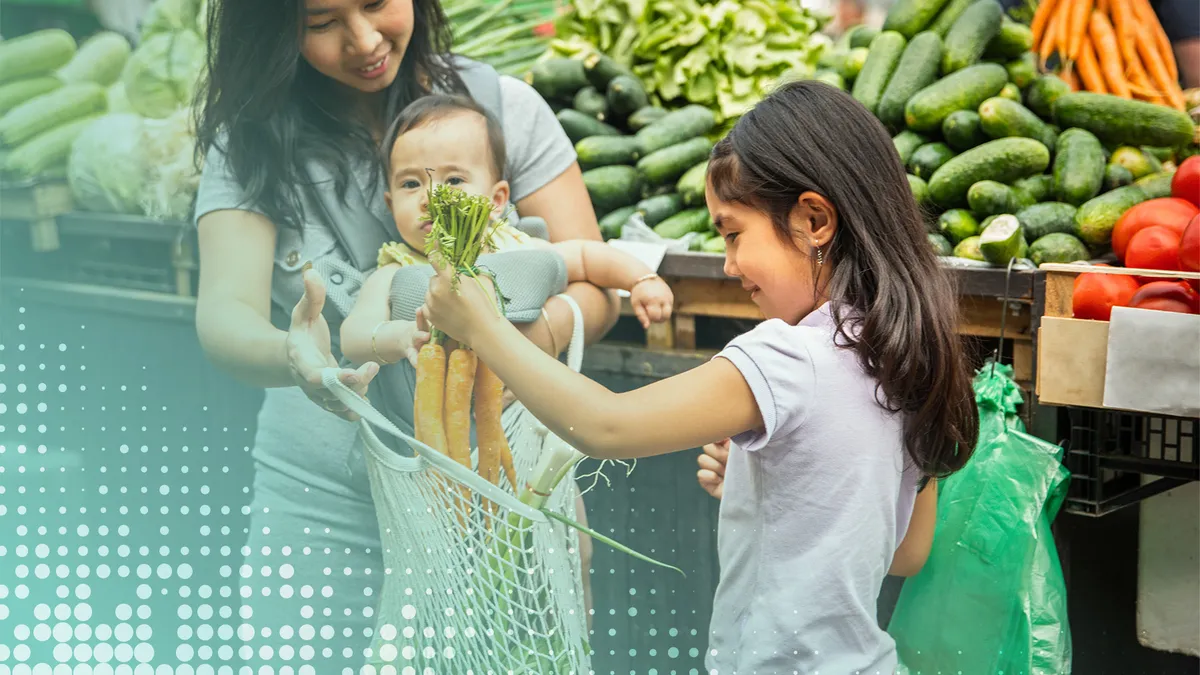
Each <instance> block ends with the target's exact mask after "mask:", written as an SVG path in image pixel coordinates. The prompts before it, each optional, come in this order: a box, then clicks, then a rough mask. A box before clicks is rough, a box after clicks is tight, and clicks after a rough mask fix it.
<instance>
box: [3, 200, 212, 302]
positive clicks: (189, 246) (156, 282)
mask: <svg viewBox="0 0 1200 675" xmlns="http://www.w3.org/2000/svg"><path fill="white" fill-rule="evenodd" d="M54 227H55V236H56V239H57V244H56V246H55V247H54V248H53V249H39V248H38V247H37V246H36V245H34V243H33V242H32V241H30V235H27V234H26V232H25V231H24V229H23V228H22V227H20V226H19V225H17V224H16V223H14V222H13V221H6V222H5V223H4V228H3V232H2V233H0V234H2V235H3V238H4V239H3V241H4V246H3V250H2V253H3V263H4V269H5V274H6V275H14V276H20V277H24V278H31V279H41V280H46V281H55V282H66V283H71V284H82V285H89V286H96V287H105V288H119V289H127V290H136V291H150V292H154V293H166V294H170V295H177V296H184V297H191V296H193V295H195V287H196V281H197V274H198V273H197V270H198V263H197V256H196V250H195V242H194V239H195V234H194V231H193V228H191V227H190V226H188V225H187V224H185V223H163V222H158V221H154V220H150V219H148V218H143V217H139V216H126V215H117V214H108V213H83V212H76V211H72V212H69V213H64V214H60V215H59V216H58V217H57V218H55V219H54Z"/></svg>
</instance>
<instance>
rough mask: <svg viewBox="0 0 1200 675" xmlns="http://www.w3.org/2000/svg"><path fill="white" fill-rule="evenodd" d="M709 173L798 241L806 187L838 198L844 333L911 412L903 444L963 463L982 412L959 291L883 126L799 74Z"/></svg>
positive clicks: (834, 249) (838, 291) (719, 186)
mask: <svg viewBox="0 0 1200 675" xmlns="http://www.w3.org/2000/svg"><path fill="white" fill-rule="evenodd" d="M709 177H710V180H711V183H712V186H713V190H714V191H715V193H716V196H717V197H719V198H720V199H721V200H723V201H736V202H740V203H743V204H746V205H747V206H751V207H753V208H756V209H759V210H760V211H762V212H764V213H766V214H767V215H769V216H770V217H771V219H772V221H773V222H774V224H775V227H776V228H777V230H778V231H779V234H780V235H781V236H783V237H785V238H786V239H787V240H788V241H792V233H791V231H790V228H789V224H788V223H789V215H790V214H791V213H792V210H793V208H794V207H795V206H796V204H797V199H798V197H799V196H800V195H801V194H802V193H804V192H807V191H812V192H816V193H818V194H820V195H823V196H824V197H825V198H826V199H828V200H829V201H831V202H832V203H833V205H834V207H835V208H836V209H837V230H836V232H835V234H834V237H833V240H832V242H831V244H829V245H828V248H827V254H826V255H825V261H826V264H831V265H832V273H831V274H830V276H829V281H828V285H827V287H826V288H825V289H823V290H825V291H826V293H827V294H828V297H829V299H830V301H831V305H832V308H833V316H834V320H835V322H836V324H837V332H838V336H839V339H838V342H839V344H842V345H845V346H846V347H847V348H850V349H853V350H854V351H855V352H857V354H858V359H859V361H860V363H861V364H862V366H863V368H864V369H865V370H866V372H867V373H868V374H869V375H870V376H871V377H873V378H875V379H876V380H877V381H878V382H879V388H878V390H877V398H878V400H879V402H880V404H881V405H884V406H885V407H887V408H888V409H889V410H893V411H896V412H899V413H902V414H904V415H905V420H904V445H905V448H906V450H907V452H908V454H909V456H910V457H911V459H912V461H913V462H914V463H915V464H916V465H917V467H918V468H919V469H920V470H921V471H922V472H923V473H924V474H925V475H930V476H945V475H948V474H950V473H952V472H954V471H957V470H958V469H960V468H962V467H963V465H964V464H966V462H967V459H968V458H969V457H970V455H971V453H972V452H973V451H974V448H975V442H976V437H977V436H978V432H979V418H978V413H977V411H976V408H975V397H974V394H973V393H972V389H971V382H970V370H969V367H968V364H967V361H966V356H965V354H964V351H965V350H964V349H963V345H962V342H961V338H960V337H959V336H958V334H957V332H956V329H957V318H958V302H957V297H956V291H955V288H954V286H953V284H952V281H951V279H950V276H949V274H947V273H946V271H945V270H943V269H942V268H941V267H940V266H939V265H938V261H937V258H936V256H935V255H934V253H933V250H932V247H931V246H929V244H928V243H927V240H926V235H925V227H924V224H923V223H922V219H921V213H920V210H919V209H918V207H917V204H916V202H915V201H914V200H913V197H912V193H911V191H910V189H909V187H908V181H907V179H906V178H905V171H904V167H903V166H902V165H901V162H900V157H899V155H898V154H897V153H896V149H895V146H894V145H893V144H892V139H891V137H890V136H888V134H887V132H886V131H885V130H884V128H883V125H882V124H880V123H879V121H878V120H876V119H875V117H874V115H872V114H871V113H870V112H868V111H867V110H866V109H865V108H863V106H862V105H860V104H859V103H858V102H857V101H855V100H854V99H853V98H851V97H850V96H849V95H848V94H846V93H845V92H843V91H841V90H839V89H836V88H834V87H831V86H829V85H826V84H823V83H820V82H814V81H802V82H795V83H792V84H789V85H786V86H784V87H782V88H780V89H779V90H777V91H775V92H774V93H772V94H771V95H770V96H768V97H767V98H766V99H764V100H763V101H762V102H760V103H759V104H758V105H757V106H755V107H754V109H753V110H751V111H750V112H748V113H746V114H745V115H744V116H743V117H742V118H741V119H740V120H739V121H738V123H737V125H736V126H735V127H734V128H733V130H732V131H731V132H730V133H729V135H728V136H727V137H726V138H724V139H722V140H721V141H720V142H719V143H718V144H717V145H716V147H715V148H713V153H712V161H711V162H710V166H709ZM814 278H816V277H815V275H814Z"/></svg>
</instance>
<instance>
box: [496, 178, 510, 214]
mask: <svg viewBox="0 0 1200 675" xmlns="http://www.w3.org/2000/svg"><path fill="white" fill-rule="evenodd" d="M508 198H509V187H508V181H506V180H502V181H500V182H498V183H496V184H495V185H493V186H492V208H494V209H495V210H496V212H497V213H500V212H503V211H504V207H506V206H508Z"/></svg>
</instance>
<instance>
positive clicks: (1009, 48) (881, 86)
mask: <svg viewBox="0 0 1200 675" xmlns="http://www.w3.org/2000/svg"><path fill="white" fill-rule="evenodd" d="M1032 44H1033V35H1032V32H1031V31H1030V29H1029V27H1028V26H1026V25H1024V24H1021V23H1018V22H1016V21H1013V20H1011V19H1010V18H1009V17H1008V16H1006V15H1005V14H1004V12H1003V9H1002V8H1001V6H1000V4H999V3H998V2H996V1H995V0H897V2H896V3H895V4H893V5H892V7H891V9H890V11H889V13H888V15H887V19H886V20H885V22H884V25H883V30H882V31H875V30H873V29H870V28H866V27H861V26H860V27H857V28H853V29H851V30H850V31H848V32H847V36H846V37H844V39H843V40H842V41H841V43H840V45H839V48H838V49H835V50H832V51H831V52H830V53H829V54H827V55H826V56H825V57H823V60H822V64H821V65H822V66H823V67H824V68H826V70H825V71H822V72H818V78H819V79H823V80H824V81H826V82H830V83H831V84H835V85H836V84H839V82H838V79H840V84H841V85H842V88H843V89H846V90H847V91H849V92H850V93H851V95H852V96H854V98H855V99H857V100H858V101H859V102H860V103H862V104H863V105H864V106H865V107H866V108H867V109H868V110H870V111H871V112H872V113H874V114H875V115H876V117H878V118H879V120H880V121H881V122H882V123H883V124H884V126H886V127H887V128H888V130H889V131H890V132H891V133H892V134H894V137H893V141H894V144H895V147H896V152H897V155H898V156H899V159H900V161H901V163H902V164H903V165H904V167H905V168H906V170H907V172H908V180H909V185H910V187H911V188H912V193H913V197H914V198H915V199H916V201H917V203H918V204H919V205H920V206H921V208H922V210H923V212H924V213H925V215H926V222H927V224H928V227H929V240H930V243H931V245H932V246H934V248H935V249H936V250H937V251H938V254H939V255H944V256H957V257H960V258H968V259H972V260H979V261H985V262H989V263H992V264H996V265H1003V264H1007V263H1008V261H1009V260H1010V259H1011V258H1013V257H1020V258H1029V259H1030V260H1032V261H1033V262H1034V263H1035V264H1041V263H1045V262H1074V261H1077V260H1090V259H1094V258H1096V257H1100V256H1102V255H1104V254H1105V253H1106V252H1107V251H1108V249H1109V244H1110V240H1111V234H1112V228H1113V226H1114V225H1115V224H1116V221H1117V219H1118V218H1120V216H1121V214H1122V213H1124V212H1125V210H1127V209H1128V208H1130V207H1132V206H1133V205H1135V204H1137V203H1139V202H1142V201H1145V200H1147V199H1152V198H1156V197H1163V196H1167V195H1169V193H1170V182H1171V176H1172V174H1173V171H1174V166H1175V165H1174V162H1173V160H1178V161H1182V159H1183V157H1184V156H1186V155H1190V154H1194V153H1196V152H1197V146H1196V127H1195V125H1194V124H1193V122H1192V120H1191V119H1190V118H1189V117H1188V116H1187V115H1186V114H1185V113H1183V112H1181V111H1178V110H1175V109H1173V108H1168V107H1165V106H1159V105H1154V104H1151V103H1145V102H1141V101H1132V100H1127V99H1122V98H1119V97H1117V96H1110V95H1106V94H1092V93H1086V92H1079V93H1076V92H1072V91H1071V89H1070V87H1069V86H1068V85H1067V84H1066V82H1064V81H1063V80H1062V79H1060V78H1058V77H1056V76H1055V75H1053V74H1043V73H1040V72H1039V68H1038V65H1037V57H1036V55H1035V54H1033V52H1031V51H1030V49H1031V46H1032Z"/></svg>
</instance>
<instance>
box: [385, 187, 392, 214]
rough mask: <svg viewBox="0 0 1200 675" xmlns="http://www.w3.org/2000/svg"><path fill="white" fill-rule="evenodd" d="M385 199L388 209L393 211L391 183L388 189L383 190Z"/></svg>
mask: <svg viewBox="0 0 1200 675" xmlns="http://www.w3.org/2000/svg"><path fill="white" fill-rule="evenodd" d="M383 201H385V202H387V207H388V211H391V210H392V188H391V186H390V185H389V186H388V188H387V189H386V190H384V191H383Z"/></svg>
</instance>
